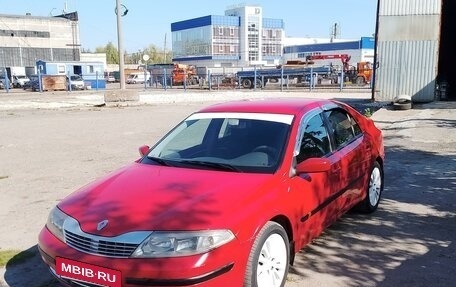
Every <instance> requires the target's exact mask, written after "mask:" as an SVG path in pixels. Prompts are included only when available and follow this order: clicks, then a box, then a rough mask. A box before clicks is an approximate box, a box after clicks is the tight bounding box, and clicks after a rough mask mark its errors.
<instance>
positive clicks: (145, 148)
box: [139, 145, 150, 156]
mask: <svg viewBox="0 0 456 287" xmlns="http://www.w3.org/2000/svg"><path fill="white" fill-rule="evenodd" d="M149 149H150V147H149V146H148V145H143V146H140V147H139V154H140V155H141V156H145V155H146V154H147V152H148V151H149Z"/></svg>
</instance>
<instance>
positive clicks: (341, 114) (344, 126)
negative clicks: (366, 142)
mask: <svg viewBox="0 0 456 287" xmlns="http://www.w3.org/2000/svg"><path fill="white" fill-rule="evenodd" d="M325 115H326V117H327V119H328V123H329V129H330V133H331V134H332V135H333V137H334V144H335V148H336V149H339V148H341V147H343V146H345V145H347V144H348V143H349V142H350V141H351V140H352V139H354V138H355V137H356V136H358V135H359V134H361V129H360V128H359V125H358V123H357V122H356V121H355V120H354V119H353V118H352V117H351V116H350V115H349V114H348V113H347V112H345V111H344V110H342V109H334V110H331V111H327V112H325Z"/></svg>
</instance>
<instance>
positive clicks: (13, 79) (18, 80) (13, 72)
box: [6, 67, 30, 88]
mask: <svg viewBox="0 0 456 287" xmlns="http://www.w3.org/2000/svg"><path fill="white" fill-rule="evenodd" d="M6 72H7V74H8V78H9V80H10V83H11V84H12V86H13V88H22V87H23V86H24V85H25V84H26V83H27V82H28V81H30V79H29V78H28V77H27V75H26V73H25V67H6Z"/></svg>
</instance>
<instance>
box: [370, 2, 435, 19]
mask: <svg viewBox="0 0 456 287" xmlns="http://www.w3.org/2000/svg"><path fill="white" fill-rule="evenodd" d="M441 6H442V5H441V0H380V7H379V8H380V9H379V12H380V13H379V14H380V15H381V16H400V15H433V14H440V7H441Z"/></svg>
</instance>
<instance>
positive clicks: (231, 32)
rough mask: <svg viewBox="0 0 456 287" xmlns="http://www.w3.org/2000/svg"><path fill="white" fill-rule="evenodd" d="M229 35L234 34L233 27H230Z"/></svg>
mask: <svg viewBox="0 0 456 287" xmlns="http://www.w3.org/2000/svg"><path fill="white" fill-rule="evenodd" d="M230 36H234V28H233V27H230Z"/></svg>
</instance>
